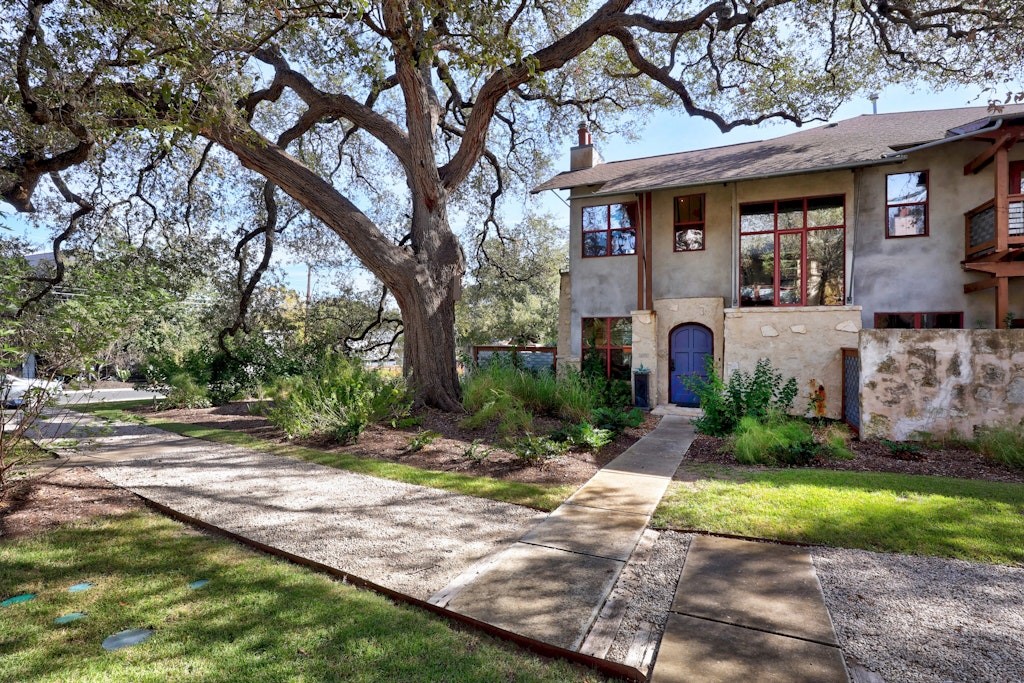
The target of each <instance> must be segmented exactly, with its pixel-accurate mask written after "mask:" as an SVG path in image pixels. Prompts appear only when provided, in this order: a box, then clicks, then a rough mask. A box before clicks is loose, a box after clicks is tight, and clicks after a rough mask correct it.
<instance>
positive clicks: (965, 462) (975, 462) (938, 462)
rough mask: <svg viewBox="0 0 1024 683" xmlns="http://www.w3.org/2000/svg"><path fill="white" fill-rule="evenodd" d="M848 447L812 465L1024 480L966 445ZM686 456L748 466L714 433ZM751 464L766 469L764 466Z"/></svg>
mask: <svg viewBox="0 0 1024 683" xmlns="http://www.w3.org/2000/svg"><path fill="white" fill-rule="evenodd" d="M848 448H849V449H850V451H852V453H853V455H854V458H853V459H850V460H839V459H817V460H814V461H813V462H812V464H811V467H814V468H818V469H827V470H848V471H854V472H893V473H899V474H924V475H932V476H940V477H956V478H959V479H980V480H984V481H1000V482H1011V483H1024V471H1020V470H1014V469H1011V468H1009V467H1005V466H1003V465H998V464H996V463H993V462H991V461H989V460H988V459H986V458H985V457H984V456H983V455H981V454H979V453H976V452H975V451H972V450H971V449H969V448H965V447H963V446H957V445H952V444H948V445H943V446H941V447H935V446H930V445H927V444H922V445H921V447H920V449H919V450H918V451H917V452H914V453H912V452H908V451H902V452H901V451H899V450H897V451H895V452H894V451H893V449H891V448H890V447H889V446H887V445H885V444H884V443H883V442H881V441H851V442H850V444H849V446H848ZM686 458H687V461H689V462H703V463H715V464H720V465H730V466H734V467H748V466H745V465H741V464H739V463H738V462H737V461H736V458H735V456H734V455H733V454H732V453H731V452H729V450H728V441H727V440H726V439H719V438H715V437H713V436H706V435H700V436H698V437H697V438H696V439H695V440H694V442H693V445H692V446H690V450H689V452H688V453H687V456H686ZM749 467H750V468H751V469H766V468H764V467H761V466H749ZM768 469H771V468H768Z"/></svg>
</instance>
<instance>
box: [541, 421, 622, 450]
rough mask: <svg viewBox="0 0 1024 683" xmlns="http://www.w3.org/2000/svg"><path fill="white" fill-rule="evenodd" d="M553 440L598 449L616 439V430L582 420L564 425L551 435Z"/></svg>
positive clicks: (572, 445) (573, 445)
mask: <svg viewBox="0 0 1024 683" xmlns="http://www.w3.org/2000/svg"><path fill="white" fill-rule="evenodd" d="M550 438H551V440H552V441H558V442H560V443H564V444H566V445H568V446H570V447H580V448H586V449H589V450H595V451H596V450H598V449H600V448H603V447H605V446H607V445H608V444H610V443H611V442H612V441H614V440H615V432H614V431H612V430H610V429H601V428H600V427H595V426H594V425H592V424H590V423H589V422H580V423H579V424H574V425H572V426H569V427H564V428H562V429H560V430H558V431H557V432H555V433H554V434H552V435H551V436H550Z"/></svg>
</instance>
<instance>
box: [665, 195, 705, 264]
mask: <svg viewBox="0 0 1024 683" xmlns="http://www.w3.org/2000/svg"><path fill="white" fill-rule="evenodd" d="M673 201H674V204H675V208H674V209H673V226H674V227H673V234H674V241H673V246H672V249H673V250H674V251H701V250H703V249H704V195H702V194H691V195H687V196H685V197H676V198H675V200H673Z"/></svg>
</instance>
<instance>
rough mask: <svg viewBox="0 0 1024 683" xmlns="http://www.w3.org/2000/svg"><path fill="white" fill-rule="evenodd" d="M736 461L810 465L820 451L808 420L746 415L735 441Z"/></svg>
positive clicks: (740, 424) (733, 446)
mask: <svg viewBox="0 0 1024 683" xmlns="http://www.w3.org/2000/svg"><path fill="white" fill-rule="evenodd" d="M732 449H733V454H734V455H735V456H736V460H738V461H739V462H741V463H743V464H745V465H806V464H808V463H810V462H811V461H812V460H813V459H814V458H815V457H817V456H818V455H819V454H820V450H821V447H820V446H819V445H818V444H817V443H816V442H815V440H814V432H813V431H812V430H811V427H810V425H808V424H807V423H806V422H801V421H798V420H786V419H781V418H779V419H772V420H768V421H766V422H761V421H760V420H758V419H757V418H755V417H750V416H747V417H743V418H741V419H740V422H739V425H738V427H737V428H736V433H735V435H734V438H733V442H732Z"/></svg>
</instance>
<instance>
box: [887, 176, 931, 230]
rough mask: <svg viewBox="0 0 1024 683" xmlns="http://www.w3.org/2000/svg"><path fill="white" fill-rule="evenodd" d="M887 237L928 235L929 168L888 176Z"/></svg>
mask: <svg viewBox="0 0 1024 683" xmlns="http://www.w3.org/2000/svg"><path fill="white" fill-rule="evenodd" d="M885 216H886V218H885V221H886V222H885V236H886V237H923V236H926V235H927V234H928V171H914V172H913V173H890V174H889V175H887V176H885Z"/></svg>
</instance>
